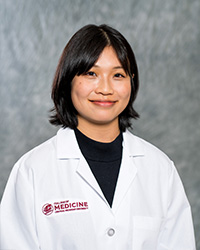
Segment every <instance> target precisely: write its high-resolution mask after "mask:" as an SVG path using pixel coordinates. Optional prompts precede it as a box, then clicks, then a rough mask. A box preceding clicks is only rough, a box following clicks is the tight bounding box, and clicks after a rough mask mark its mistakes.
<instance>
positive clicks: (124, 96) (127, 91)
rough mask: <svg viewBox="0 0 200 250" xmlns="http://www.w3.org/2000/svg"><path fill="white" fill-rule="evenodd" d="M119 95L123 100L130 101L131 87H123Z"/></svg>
mask: <svg viewBox="0 0 200 250" xmlns="http://www.w3.org/2000/svg"><path fill="white" fill-rule="evenodd" d="M118 93H119V95H120V97H121V98H122V99H124V100H128V101H129V99H130V96H131V85H130V84H127V85H124V86H121V87H120V89H119V90H118Z"/></svg>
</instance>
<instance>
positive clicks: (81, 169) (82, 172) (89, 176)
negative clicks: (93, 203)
mask: <svg viewBox="0 0 200 250" xmlns="http://www.w3.org/2000/svg"><path fill="white" fill-rule="evenodd" d="M76 171H77V174H79V176H80V177H81V178H82V179H83V181H85V182H86V183H87V185H89V186H90V187H91V188H92V189H93V190H94V191H95V192H96V193H97V194H98V196H100V197H101V199H103V200H104V201H105V202H106V200H105V198H104V195H103V192H102V191H101V188H100V187H99V185H98V183H97V181H96V179H95V177H94V175H93V173H92V171H91V169H90V167H89V165H88V163H87V161H86V160H85V158H84V157H83V156H82V157H81V158H80V161H79V164H78V167H77V170H76Z"/></svg>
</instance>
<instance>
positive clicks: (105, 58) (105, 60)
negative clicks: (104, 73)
mask: <svg viewBox="0 0 200 250" xmlns="http://www.w3.org/2000/svg"><path fill="white" fill-rule="evenodd" d="M94 66H104V67H106V66H113V67H119V68H122V65H121V62H120V60H119V58H118V56H117V53H116V51H115V50H114V49H113V47H111V46H107V47H105V48H104V49H103V51H102V52H101V54H100V55H99V58H98V59H97V61H96V62H95V64H94Z"/></svg>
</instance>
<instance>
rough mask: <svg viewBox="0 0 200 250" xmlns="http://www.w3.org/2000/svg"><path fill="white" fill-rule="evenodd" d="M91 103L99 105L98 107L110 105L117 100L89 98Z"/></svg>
mask: <svg viewBox="0 0 200 250" xmlns="http://www.w3.org/2000/svg"><path fill="white" fill-rule="evenodd" d="M90 102H92V103H93V104H95V105H97V106H100V107H111V106H113V105H114V104H115V103H116V102H117V101H110V100H90Z"/></svg>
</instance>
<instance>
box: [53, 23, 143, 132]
mask: <svg viewBox="0 0 200 250" xmlns="http://www.w3.org/2000/svg"><path fill="white" fill-rule="evenodd" d="M106 46H112V48H113V49H114V50H115V52H116V55H117V57H118V59H119V61H120V63H121V65H122V67H123V69H124V70H125V72H126V73H127V74H128V75H129V76H130V79H131V90H132V91H131V96H130V100H129V103H128V105H127V107H126V108H125V109H124V110H123V112H122V113H121V114H120V115H119V128H120V130H121V131H125V129H126V128H128V127H131V122H130V119H131V118H134V119H137V118H139V114H138V113H137V112H136V111H135V110H134V108H133V102H134V101H135V98H136V96H137V92H138V88H139V77H138V68H137V63H136V60H135V55H134V53H133V51H132V49H131V46H130V45H129V43H128V42H127V40H126V39H125V38H124V36H123V35H122V34H121V33H120V32H118V31H117V30H116V29H113V28H112V27H110V26H108V25H105V24H102V25H100V26H96V25H93V24H89V25H86V26H84V27H83V28H81V29H80V30H79V31H77V32H76V33H75V34H74V35H73V36H72V38H71V39H70V41H69V42H68V43H67V45H66V46H65V48H64V50H63V52H62V55H61V57H60V60H59V63H58V66H57V69H56V72H55V76H54V80H53V85H52V93H51V97H52V99H53V102H54V108H53V109H52V110H51V112H53V113H52V115H51V117H50V123H51V124H53V125H61V126H62V127H64V128H66V127H69V128H72V129H74V128H75V127H77V125H78V119H77V111H76V109H75V108H74V105H73V103H72V99H71V83H72V80H73V78H74V77H75V76H76V75H81V74H83V73H86V72H87V71H88V70H89V69H90V68H92V67H93V65H94V64H95V62H96V61H97V60H98V58H99V56H100V54H101V53H102V51H103V49H104V48H105V47H106Z"/></svg>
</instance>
